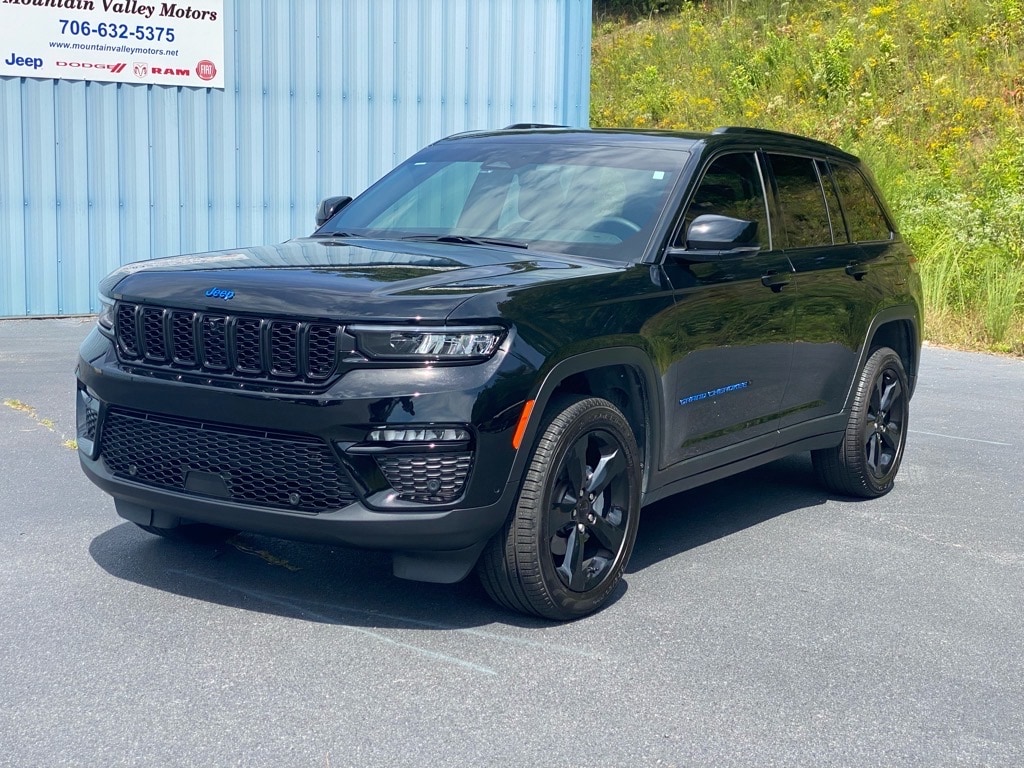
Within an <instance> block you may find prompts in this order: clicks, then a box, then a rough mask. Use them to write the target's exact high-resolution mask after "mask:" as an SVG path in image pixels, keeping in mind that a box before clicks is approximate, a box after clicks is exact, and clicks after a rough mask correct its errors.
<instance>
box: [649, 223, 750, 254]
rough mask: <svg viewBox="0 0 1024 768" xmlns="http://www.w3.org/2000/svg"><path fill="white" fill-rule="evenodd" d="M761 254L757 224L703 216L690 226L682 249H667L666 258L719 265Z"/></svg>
mask: <svg viewBox="0 0 1024 768" xmlns="http://www.w3.org/2000/svg"><path fill="white" fill-rule="evenodd" d="M760 250H761V245H760V243H758V241H757V222H756V221H747V220H746V219H734V218H733V217H732V216H720V215H718V214H715V213H705V214H702V215H700V216H698V217H697V218H696V219H694V220H693V223H692V224H690V229H689V230H688V231H687V233H686V247H685V248H670V249H669V251H668V253H669V256H672V257H674V258H678V259H681V260H683V261H722V260H725V259H740V258H743V257H744V256H753V255H754V254H755V253H757V252H758V251H760Z"/></svg>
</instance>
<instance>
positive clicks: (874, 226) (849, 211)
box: [832, 163, 892, 243]
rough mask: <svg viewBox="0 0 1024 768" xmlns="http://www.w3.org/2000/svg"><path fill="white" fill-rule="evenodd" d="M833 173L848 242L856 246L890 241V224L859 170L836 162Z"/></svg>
mask: <svg viewBox="0 0 1024 768" xmlns="http://www.w3.org/2000/svg"><path fill="white" fill-rule="evenodd" d="M832 173H833V176H834V177H835V180H836V183H837V184H838V185H839V196H840V197H841V198H842V201H843V212H844V213H845V214H846V226H847V228H848V229H849V230H850V239H851V240H853V241H854V242H855V243H864V242H872V241H877V240H889V239H890V238H891V237H892V231H891V230H890V228H889V222H888V221H887V220H886V218H885V214H884V213H882V207H881V206H880V205H879V204H878V199H877V198H876V197H875V195H874V193H873V192H872V191H871V187H870V186H868V182H867V180H866V179H865V178H864V177H863V176H862V175H861V174H860V171H858V170H857V169H856V168H854V167H853V166H851V165H844V164H842V163H837V164H835V165H833V166H832Z"/></svg>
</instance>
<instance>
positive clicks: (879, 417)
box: [811, 347, 910, 499]
mask: <svg viewBox="0 0 1024 768" xmlns="http://www.w3.org/2000/svg"><path fill="white" fill-rule="evenodd" d="M909 414H910V387H909V386H908V385H907V374H906V372H905V371H904V370H903V361H902V360H901V359H900V356H899V355H897V354H896V352H894V351H893V350H891V349H889V348H888V347H881V348H880V349H876V350H875V351H874V352H872V353H871V356H870V357H869V358H868V361H867V363H865V365H864V368H863V369H862V370H861V372H860V375H859V376H858V377H857V384H856V389H855V391H854V398H853V407H852V408H851V409H850V416H849V419H848V421H847V424H846V432H845V433H844V434H843V442H842V443H840V444H839V445H838V446H837V447H836V448H828V449H824V450H820V451H812V452H811V460H812V462H813V463H814V470H815V472H816V473H817V475H818V478H819V479H820V480H821V482H822V484H824V485H825V487H826V488H828V489H829V490H832V491H835V492H836V493H842V494H845V495H848V496H859V497H861V498H865V499H873V498H876V497H878V496H882V495H883V494H886V493H888V492H889V491H891V490H892V487H893V484H894V482H895V480H896V473H897V472H898V471H899V468H900V462H901V461H902V459H903V446H904V445H905V443H906V441H907V418H908V416H909Z"/></svg>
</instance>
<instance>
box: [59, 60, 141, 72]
mask: <svg viewBox="0 0 1024 768" xmlns="http://www.w3.org/2000/svg"><path fill="white" fill-rule="evenodd" d="M57 66H58V67H74V68H76V69H109V70H110V71H111V72H123V71H124V68H125V67H126V66H127V65H126V64H124V63H123V62H118V63H117V64H93V63H92V62H91V61H58V62H57Z"/></svg>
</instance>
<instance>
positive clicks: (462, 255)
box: [100, 238, 614, 321]
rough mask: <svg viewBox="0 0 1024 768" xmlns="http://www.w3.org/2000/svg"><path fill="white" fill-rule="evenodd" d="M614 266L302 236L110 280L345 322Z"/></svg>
mask: <svg viewBox="0 0 1024 768" xmlns="http://www.w3.org/2000/svg"><path fill="white" fill-rule="evenodd" d="M609 271H614V270H613V267H612V266H611V265H609V266H607V267H606V266H601V265H595V264H593V263H591V262H582V261H578V260H575V259H572V258H571V257H570V258H566V257H563V256H552V255H550V254H536V253H534V254H531V253H529V252H528V251H525V250H524V251H519V250H513V249H508V248H492V247H487V246H470V245H461V244H460V245H453V244H450V243H410V242H392V241H380V240H324V239H314V238H302V239H298V240H292V241H289V242H287V243H282V244H281V245H273V246H260V247H255V248H236V249H232V250H227V251H214V252H211V253H200V254H191V255H187V256H174V257H171V258H166V259H154V260H151V261H144V262H137V263H135V264H128V265H126V266H123V267H121V268H120V269H117V270H115V271H114V272H112V273H111V274H110V275H108V276H107V277H106V278H104V280H103V281H102V282H101V283H100V290H101V292H102V293H104V294H106V295H108V296H110V297H112V298H114V299H124V300H127V301H135V302H150V303H155V304H163V305H165V306H173V307H180V308H182V309H195V310H207V311H211V310H212V311H221V312H224V311H230V312H233V313H237V312H253V313H259V314H273V315H282V316H288V315H295V316H305V317H324V318H333V319H339V320H347V321H351V320H360V319H369V318H376V319H395V320H400V319H408V318H410V317H415V318H429V319H432V320H441V319H443V318H445V317H446V316H447V315H448V314H449V313H450V312H451V311H452V310H453V309H454V308H455V307H457V306H458V305H459V304H461V303H462V302H463V301H465V300H466V299H467V298H469V297H470V296H473V295H476V294H479V293H486V292H489V291H500V290H503V289H505V290H507V289H510V288H513V287H518V286H523V285H528V284H534V283H542V282H550V281H557V280H562V279H567V278H570V277H580V276H584V275H587V274H599V273H606V272H609Z"/></svg>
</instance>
